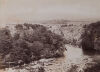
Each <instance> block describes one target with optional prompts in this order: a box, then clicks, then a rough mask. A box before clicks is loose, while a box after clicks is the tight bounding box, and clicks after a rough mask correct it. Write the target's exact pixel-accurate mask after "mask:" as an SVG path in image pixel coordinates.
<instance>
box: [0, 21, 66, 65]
mask: <svg viewBox="0 0 100 72" xmlns="http://www.w3.org/2000/svg"><path fill="white" fill-rule="evenodd" d="M15 28H16V33H15V34H14V36H12V35H11V34H10V30H9V29H3V30H2V29H1V30H0V53H1V54H2V55H3V59H4V62H5V63H6V62H12V63H13V65H21V64H24V63H29V62H31V61H34V60H38V59H41V58H52V57H60V56H63V52H64V50H65V47H64V45H65V39H64V38H63V37H62V36H60V35H57V34H55V33H53V32H51V31H50V30H48V29H47V28H46V27H45V26H43V25H37V24H27V23H25V24H17V25H16V26H15Z"/></svg>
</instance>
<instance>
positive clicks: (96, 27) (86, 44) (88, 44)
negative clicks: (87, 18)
mask: <svg viewBox="0 0 100 72" xmlns="http://www.w3.org/2000/svg"><path fill="white" fill-rule="evenodd" d="M84 29H85V32H84V33H83V34H82V43H81V44H82V48H83V49H84V50H100V22H96V23H91V24H89V25H85V26H84Z"/></svg>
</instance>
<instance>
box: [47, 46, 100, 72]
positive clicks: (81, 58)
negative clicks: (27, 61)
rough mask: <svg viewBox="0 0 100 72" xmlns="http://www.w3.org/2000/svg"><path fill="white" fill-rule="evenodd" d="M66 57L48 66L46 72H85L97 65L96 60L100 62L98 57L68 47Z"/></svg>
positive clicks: (76, 48) (73, 47)
mask: <svg viewBox="0 0 100 72" xmlns="http://www.w3.org/2000/svg"><path fill="white" fill-rule="evenodd" d="M66 48H67V51H65V57H61V58H58V59H55V60H54V61H53V62H52V64H51V65H48V66H46V68H45V69H46V72H84V69H86V68H87V67H91V66H92V65H94V64H95V62H93V60H94V59H98V60H100V59H99V58H100V56H97V55H85V54H84V53H83V51H82V49H81V48H78V47H75V46H71V45H66Z"/></svg>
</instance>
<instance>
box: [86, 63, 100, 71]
mask: <svg viewBox="0 0 100 72" xmlns="http://www.w3.org/2000/svg"><path fill="white" fill-rule="evenodd" d="M84 72H100V63H97V64H95V65H94V66H92V67H88V68H86V69H84Z"/></svg>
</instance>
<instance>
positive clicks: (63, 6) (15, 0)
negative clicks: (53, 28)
mask: <svg viewBox="0 0 100 72" xmlns="http://www.w3.org/2000/svg"><path fill="white" fill-rule="evenodd" d="M99 7H100V0H0V23H11V22H20V21H40V20H53V19H66V20H87V19H89V20H93V19H97V20H100V14H99V13H100V8H99Z"/></svg>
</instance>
